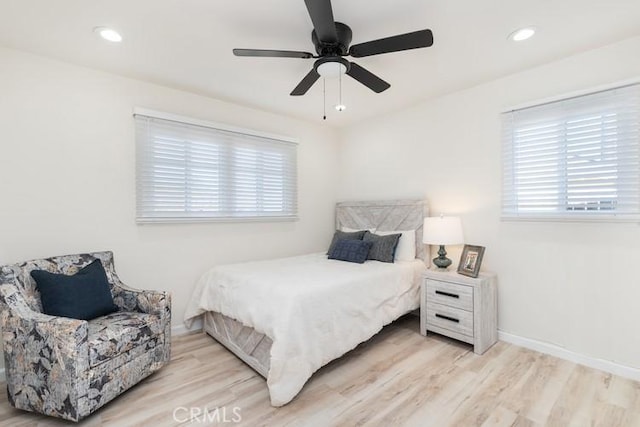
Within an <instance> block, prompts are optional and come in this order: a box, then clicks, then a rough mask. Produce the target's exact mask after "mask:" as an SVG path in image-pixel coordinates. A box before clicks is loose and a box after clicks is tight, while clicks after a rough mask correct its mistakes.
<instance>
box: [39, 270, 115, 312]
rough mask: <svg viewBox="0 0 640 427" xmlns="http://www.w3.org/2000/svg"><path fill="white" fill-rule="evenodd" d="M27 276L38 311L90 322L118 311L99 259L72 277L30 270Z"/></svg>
mask: <svg viewBox="0 0 640 427" xmlns="http://www.w3.org/2000/svg"><path fill="white" fill-rule="evenodd" d="M31 277H33V279H34V280H35V281H36V286H37V289H38V291H40V299H41V301H42V311H43V312H44V313H45V314H48V315H50V316H60V317H70V318H72V319H80V320H91V319H95V318H96V317H100V316H104V315H105V314H109V313H113V312H114V311H116V310H117V309H118V308H117V307H116V306H115V305H114V304H113V296H112V295H111V288H110V286H109V281H108V279H107V274H106V273H105V271H104V267H103V266H102V262H100V260H99V259H97V260H95V261H93V262H92V263H91V264H88V265H86V266H85V267H84V268H82V269H81V270H79V271H78V272H77V273H76V274H74V275H73V276H67V275H66V274H55V273H49V272H48V271H44V270H33V271H32V272H31Z"/></svg>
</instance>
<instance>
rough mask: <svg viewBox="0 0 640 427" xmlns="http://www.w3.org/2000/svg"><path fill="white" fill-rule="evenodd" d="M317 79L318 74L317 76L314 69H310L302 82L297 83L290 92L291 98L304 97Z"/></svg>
mask: <svg viewBox="0 0 640 427" xmlns="http://www.w3.org/2000/svg"><path fill="white" fill-rule="evenodd" d="M319 78H320V74H318V73H317V72H316V70H315V69H312V70H311V71H309V73H308V74H307V75H306V76H304V78H303V79H302V81H301V82H300V83H298V86H296V87H295V89H293V91H291V96H300V95H304V94H305V93H307V91H308V90H309V89H310V88H311V86H313V84H314V83H315V82H316V80H318V79H319Z"/></svg>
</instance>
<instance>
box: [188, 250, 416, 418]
mask: <svg viewBox="0 0 640 427" xmlns="http://www.w3.org/2000/svg"><path fill="white" fill-rule="evenodd" d="M424 269H425V265H424V263H423V262H422V261H420V260H415V261H411V262H397V263H395V264H389V263H382V262H378V261H367V262H365V263H364V264H354V263H350V262H343V261H335V260H329V259H327V256H326V255H325V254H322V253H319V254H311V255H304V256H298V257H291V258H282V259H275V260H269V261H258V262H246V263H240V264H231V265H224V266H218V267H215V268H213V269H211V270H210V271H208V272H207V273H205V274H204V275H203V276H202V277H201V278H200V280H199V281H198V283H197V285H196V289H195V291H194V293H193V296H192V298H191V301H190V303H189V305H188V307H187V311H186V314H185V321H186V323H187V324H190V322H191V321H192V320H193V318H194V317H196V316H198V315H200V314H202V313H204V312H206V311H217V312H219V313H222V314H224V315H225V316H228V317H231V318H233V319H236V320H238V321H240V322H242V323H244V324H245V325H247V326H251V327H253V328H254V329H255V330H256V331H258V332H261V333H264V334H266V335H268V336H269V337H270V338H271V339H272V340H273V345H272V347H271V367H270V370H269V374H268V378H267V385H268V387H269V393H270V395H271V404H272V405H273V406H282V405H285V404H287V403H288V402H289V401H291V400H292V399H293V398H294V397H295V396H296V395H297V394H298V392H299V391H300V390H301V389H302V387H303V386H304V384H305V382H306V381H307V380H308V379H309V377H311V375H312V374H313V373H314V372H315V371H316V370H318V369H319V368H320V367H322V366H323V365H325V364H326V363H328V362H330V361H331V360H333V359H335V358H337V357H340V356H341V355H343V354H344V353H346V352H348V351H349V350H351V349H353V348H355V347H356V346H357V345H358V344H359V343H361V342H363V341H366V340H368V339H369V338H371V337H372V336H373V335H375V334H376V333H377V332H379V331H380V329H382V327H383V326H384V325H386V324H388V323H390V322H392V321H393V320H395V319H397V318H398V317H400V316H402V315H403V314H405V313H407V312H409V311H411V310H414V309H416V308H417V307H419V283H420V277H421V273H422V271H423V270H424Z"/></svg>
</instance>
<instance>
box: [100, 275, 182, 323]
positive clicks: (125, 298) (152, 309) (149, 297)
mask: <svg viewBox="0 0 640 427" xmlns="http://www.w3.org/2000/svg"><path fill="white" fill-rule="evenodd" d="M111 290H112V293H113V302H114V303H115V305H116V306H117V307H118V308H119V309H120V310H123V311H137V312H139V313H147V314H156V315H158V316H160V317H162V318H168V319H170V318H171V294H170V293H169V292H161V291H152V290H145V289H134V288H130V287H129V286H126V285H125V284H123V283H122V282H120V281H119V280H118V281H116V282H115V283H114V284H113V287H112V289H111Z"/></svg>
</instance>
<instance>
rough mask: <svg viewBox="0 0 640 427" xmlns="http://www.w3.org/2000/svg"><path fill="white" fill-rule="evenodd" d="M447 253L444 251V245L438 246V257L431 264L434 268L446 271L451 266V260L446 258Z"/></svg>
mask: <svg viewBox="0 0 640 427" xmlns="http://www.w3.org/2000/svg"><path fill="white" fill-rule="evenodd" d="M446 255H447V251H445V250H444V245H440V249H439V250H438V256H437V257H436V258H434V259H433V263H434V264H435V266H436V267H438V268H442V269H443V270H444V269H446V268H447V267H449V266H450V265H451V260H450V259H449V258H447V257H446Z"/></svg>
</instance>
